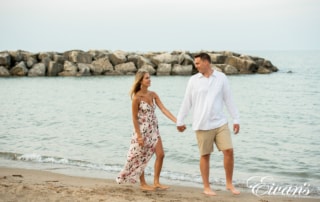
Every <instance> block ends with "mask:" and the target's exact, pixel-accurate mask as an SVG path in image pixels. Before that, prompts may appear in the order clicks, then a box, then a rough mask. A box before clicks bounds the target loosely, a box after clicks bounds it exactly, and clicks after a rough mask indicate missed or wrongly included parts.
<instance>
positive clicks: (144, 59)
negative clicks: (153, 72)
mask: <svg viewBox="0 0 320 202" xmlns="http://www.w3.org/2000/svg"><path fill="white" fill-rule="evenodd" d="M144 65H151V66H152V67H156V65H155V64H153V63H152V62H151V60H150V59H149V58H147V57H144V56H139V57H138V61H137V68H138V69H140V68H141V67H142V66H144Z"/></svg>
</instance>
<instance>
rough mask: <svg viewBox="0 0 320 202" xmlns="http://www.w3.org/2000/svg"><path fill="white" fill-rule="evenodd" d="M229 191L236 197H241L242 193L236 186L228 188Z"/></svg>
mask: <svg viewBox="0 0 320 202" xmlns="http://www.w3.org/2000/svg"><path fill="white" fill-rule="evenodd" d="M226 188H227V190H229V191H231V193H232V194H234V195H239V194H240V191H238V190H237V189H236V188H235V187H234V186H230V187H226Z"/></svg>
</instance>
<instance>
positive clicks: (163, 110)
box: [152, 92, 177, 123]
mask: <svg viewBox="0 0 320 202" xmlns="http://www.w3.org/2000/svg"><path fill="white" fill-rule="evenodd" d="M152 94H153V98H154V100H155V102H156V104H157V106H158V107H159V109H160V110H161V112H162V113H163V114H164V115H165V116H166V117H168V118H169V119H170V120H171V121H173V122H174V123H176V122H177V119H176V117H175V116H173V115H172V114H171V112H170V111H169V110H168V109H167V108H166V107H165V106H164V105H163V103H162V102H161V100H160V97H159V96H158V95H157V93H155V92H153V93H152Z"/></svg>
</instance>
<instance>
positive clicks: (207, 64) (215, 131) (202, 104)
mask: <svg viewBox="0 0 320 202" xmlns="http://www.w3.org/2000/svg"><path fill="white" fill-rule="evenodd" d="M194 64H195V67H196V68H197V70H198V71H199V73H197V74H195V75H193V76H192V77H191V78H190V79H189V82H188V85H187V88H186V92H185V96H184V99H183V102H182V105H181V107H180V110H179V113H178V116H177V129H178V130H179V131H180V132H183V131H184V130H185V129H186V126H185V124H184V119H185V118H186V116H187V115H188V113H189V111H190V110H191V109H192V110H193V111H192V114H193V121H192V129H193V130H195V132H196V136H197V141H198V147H199V152H200V155H201V157H200V172H201V176H202V181H203V186H204V191H203V193H204V194H206V195H209V196H215V195H216V193H215V192H214V191H212V190H211V187H210V183H209V171H210V168H209V166H210V154H211V152H213V144H214V143H215V144H216V146H217V148H218V149H219V150H220V151H222V152H223V155H224V169H225V174H226V188H227V190H230V191H231V192H232V193H233V194H240V192H239V191H238V190H237V189H236V188H235V187H234V186H233V184H232V175H233V165H234V158H233V146H232V140H231V135H230V131H229V128H228V120H227V118H226V117H225V115H224V113H223V106H224V104H225V105H226V107H227V109H228V111H229V113H230V115H231V116H232V118H233V123H234V124H233V131H234V133H235V134H237V133H238V132H239V130H240V125H239V113H238V110H237V108H236V107H235V105H234V103H233V99H232V96H231V91H230V89H229V84H228V80H227V77H226V76H225V74H223V73H221V72H218V71H214V70H213V69H212V68H211V58H210V56H209V55H208V54H206V53H200V54H198V55H196V56H195V58H194Z"/></svg>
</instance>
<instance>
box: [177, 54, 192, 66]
mask: <svg viewBox="0 0 320 202" xmlns="http://www.w3.org/2000/svg"><path fill="white" fill-rule="evenodd" d="M178 64H180V65H192V64H193V58H192V57H191V56H190V55H189V54H187V53H181V54H180V55H179V56H178Z"/></svg>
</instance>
